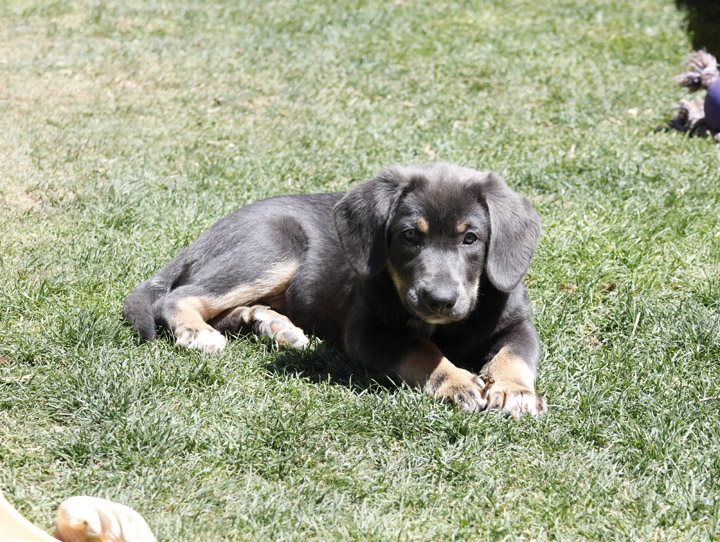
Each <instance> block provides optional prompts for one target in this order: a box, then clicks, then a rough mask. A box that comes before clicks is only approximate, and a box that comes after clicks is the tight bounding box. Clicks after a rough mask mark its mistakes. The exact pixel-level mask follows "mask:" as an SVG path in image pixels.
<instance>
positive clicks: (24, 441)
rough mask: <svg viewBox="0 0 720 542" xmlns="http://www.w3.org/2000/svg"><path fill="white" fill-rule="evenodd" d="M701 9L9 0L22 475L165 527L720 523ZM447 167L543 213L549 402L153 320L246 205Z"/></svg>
mask: <svg viewBox="0 0 720 542" xmlns="http://www.w3.org/2000/svg"><path fill="white" fill-rule="evenodd" d="M688 4H697V2H690V3H688V2H678V3H677V4H676V3H675V2H673V1H672V0H633V1H630V0H621V1H611V0H557V1H553V2H530V1H527V0H503V1H500V0H494V1H486V2H479V1H478V2H469V1H468V2H460V1H458V2H453V1H438V2H413V1H412V0H397V1H380V0H369V1H363V2H360V1H353V0H345V1H343V2H333V1H329V0H321V1H317V0H316V1H310V0H296V1H291V0H288V1H280V0H278V1H267V2H260V1H254V2H253V1H236V0H235V1H224V2H222V1H214V0H213V1H202V2H201V1H198V0H194V1H193V0H190V1H186V2H180V1H177V0H166V1H163V2H160V1H158V0H150V1H140V0H127V1H123V2H120V1H116V0H110V1H102V2H101V1H98V0H92V1H84V0H56V1H52V2H46V1H41V0H25V1H23V0H11V1H9V2H3V3H2V5H0V149H1V150H0V279H1V280H0V489H1V490H2V491H3V493H4V494H5V495H6V496H7V498H8V499H9V500H10V501H11V502H12V503H14V504H15V506H16V507H17V508H18V509H19V510H20V511H22V513H23V514H25V515H26V516H27V517H28V518H30V519H32V520H33V521H34V522H36V523H37V524H38V525H41V526H42V527H44V528H46V529H47V530H51V528H52V523H53V521H54V520H53V515H54V510H55V508H56V506H57V505H58V504H59V503H60V502H61V501H62V500H63V499H64V498H66V497H69V496H71V495H76V494H88V495H95V496H101V497H106V498H110V499H112V500H117V501H120V502H123V503H126V504H128V505H130V506H132V507H134V508H135V509H137V510H138V511H139V512H141V513H142V514H143V516H145V518H146V519H147V520H148V523H149V524H150V525H151V527H152V528H153V530H154V532H155V533H156V535H157V536H158V539H159V540H161V541H171V540H175V541H188V542H190V541H208V540H213V541H216V540H217V541H225V540H227V541H230V540H233V541H234V540H264V539H276V540H328V539H330V540H423V541H424V540H501V539H507V540H516V539H517V540H578V539H592V540H615V539H617V540H626V539H639V540H673V541H674V540H692V541H696V540H713V539H717V538H719V537H720V423H718V414H717V413H718V408H719V406H720V365H719V363H718V362H719V361H720V167H719V164H720V161H719V160H720V145H718V144H716V143H714V142H713V141H712V140H710V139H702V138H688V137H687V136H685V135H683V134H679V133H675V132H671V131H666V130H665V129H664V128H665V126H666V124H667V121H668V119H669V118H670V115H671V113H672V106H673V104H675V103H677V102H678V101H679V100H680V98H682V97H684V96H685V93H684V91H683V90H681V89H680V88H679V87H678V86H677V85H676V84H675V83H674V82H673V80H672V76H673V75H674V74H676V73H679V72H680V71H682V63H683V60H684V59H685V57H686V55H687V54H688V53H689V52H690V50H691V48H692V47H693V45H695V46H699V45H702V44H698V43H694V42H693V37H695V39H697V37H698V36H700V35H701V34H700V33H695V34H693V28H692V25H691V26H690V28H689V27H688V22H689V21H695V23H697V21H698V17H697V16H693V17H690V16H689V15H688V13H687V12H686V7H687V6H688ZM715 22H716V23H717V22H718V21H715ZM715 28H717V25H716V26H715ZM712 52H714V53H715V54H716V55H718V54H720V50H717V49H716V50H713V51H712ZM430 160H445V161H449V162H456V163H459V164H462V165H466V166H470V167H475V168H478V169H492V170H495V171H498V172H500V173H501V174H502V175H503V176H504V177H505V178H506V179H507V181H508V183H509V184H510V185H511V186H512V187H513V188H514V189H516V190H517V191H519V192H521V193H522V194H524V195H526V196H527V197H528V198H529V199H530V200H531V201H532V202H533V204H534V206H535V208H536V209H537V211H538V213H539V214H540V216H541V218H542V221H543V235H542V238H541V241H540V245H539V247H538V250H537V252H536V256H535V258H534V260H533V263H532V265H531V268H530V271H529V273H528V275H527V277H526V284H527V287H528V290H529V293H530V297H531V299H532V305H533V310H534V315H535V322H536V325H537V328H538V331H539V333H540V336H541V340H542V343H543V356H542V360H541V365H540V370H539V375H538V383H537V387H538V389H539V390H540V391H542V392H543V393H545V394H546V396H547V398H548V404H549V412H548V414H547V415H545V416H543V417H540V418H523V419H521V420H517V421H514V420H508V419H505V418H503V417H501V416H499V415H497V414H493V413H487V412H485V413H480V414H475V415H468V414H467V413H463V412H460V411H457V410H455V409H453V408H452V407H450V406H448V405H443V404H439V403H436V402H434V401H432V400H430V399H428V398H426V397H424V396H423V395H422V394H421V393H420V392H418V391H417V390H414V389H410V388H408V387H406V386H398V385H395V384H393V383H392V382H390V381H388V380H387V379H385V378H383V377H381V376H379V375H373V374H368V373H367V372H365V371H364V370H363V369H362V368H358V367H352V366H349V365H348V364H347V362H345V360H344V359H343V357H342V355H341V354H340V353H338V352H337V351H334V350H332V349H331V348H329V347H328V346H326V345H325V344H323V343H322V342H321V341H317V340H314V341H313V344H312V347H311V348H310V349H309V350H308V351H307V352H305V353H303V354H302V355H297V354H293V353H291V352H287V351H285V352H282V351H277V350H274V349H273V348H270V347H268V346H267V345H265V344H263V343H261V342H259V341H256V340H253V339H252V338H250V339H240V340H236V341H231V342H230V343H229V346H228V348H226V350H224V351H223V352H222V353H221V354H220V355H217V356H206V355H203V354H200V353H198V352H190V351H186V350H182V349H177V348H175V347H174V345H173V342H172V340H171V338H170V337H168V336H167V335H166V336H161V337H160V338H159V340H157V341H155V342H152V343H143V342H141V341H140V340H139V339H138V338H137V337H136V336H134V335H133V333H132V332H131V330H130V329H129V328H128V327H127V326H126V325H125V324H124V323H123V321H122V317H121V305H122V299H123V298H124V296H125V295H126V294H127V293H128V292H129V291H130V290H131V289H132V288H133V287H134V286H135V285H137V284H138V283H139V282H140V281H142V280H143V279H144V278H146V277H148V276H149V275H151V274H152V273H153V272H154V271H155V270H157V269H159V268H160V267H161V266H163V265H165V264H166V263H167V262H168V261H169V260H170V259H171V258H172V257H173V256H174V255H175V254H176V253H177V252H178V251H179V250H180V249H181V248H182V247H184V246H186V245H187V244H188V243H189V242H190V241H191V240H192V239H194V238H195V237H196V236H197V235H199V234H200V233H201V232H202V231H204V230H205V229H206V228H207V227H208V226H209V225H211V224H212V223H214V222H215V221H216V220H218V219H219V218H221V217H222V216H224V215H225V214H227V213H228V212H230V211H232V210H234V209H236V208H238V207H240V206H242V205H244V204H246V203H249V202H251V201H255V200H257V199H260V198H263V197H266V196H270V195H276V194H285V193H297V192H318V191H323V192H325V191H337V190H345V189H347V188H348V187H349V186H352V185H353V184H354V183H356V182H357V181H359V180H362V179H365V178H369V177H371V176H373V175H374V174H375V173H377V171H379V170H380V169H381V168H382V167H384V166H387V165H389V164H393V163H401V164H415V163H422V162H426V161H430Z"/></svg>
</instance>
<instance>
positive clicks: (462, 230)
mask: <svg viewBox="0 0 720 542" xmlns="http://www.w3.org/2000/svg"><path fill="white" fill-rule="evenodd" d="M469 227H470V224H468V223H467V222H460V224H458V226H457V231H458V233H465V232H466V231H467V229H468V228H469Z"/></svg>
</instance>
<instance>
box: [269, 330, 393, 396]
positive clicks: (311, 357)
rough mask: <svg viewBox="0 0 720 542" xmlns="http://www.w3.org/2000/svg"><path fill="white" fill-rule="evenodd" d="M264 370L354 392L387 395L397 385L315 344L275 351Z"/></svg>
mask: <svg viewBox="0 0 720 542" xmlns="http://www.w3.org/2000/svg"><path fill="white" fill-rule="evenodd" d="M266 368H267V369H268V370H270V371H272V372H274V373H277V374H282V375H293V376H297V377H300V378H304V379H306V380H308V381H310V382H314V383H318V384H319V383H327V384H333V385H338V386H345V387H347V388H349V389H351V390H353V391H355V392H365V393H387V392H388V390H393V389H396V388H397V387H398V385H399V384H398V383H397V382H395V381H394V380H393V379H392V378H391V377H389V376H387V375H383V374H380V373H372V372H370V371H368V370H367V368H365V367H361V366H359V365H356V364H354V363H353V362H351V361H350V360H349V359H348V358H347V356H345V354H343V353H342V352H341V351H340V350H338V349H336V348H333V347H332V346H329V345H327V344H325V343H319V342H316V343H314V345H312V346H311V347H310V348H309V349H307V350H305V351H298V350H294V349H290V348H288V349H283V350H279V351H278V352H277V354H276V355H275V356H274V357H273V358H272V360H271V361H270V362H269V363H267V364H266Z"/></svg>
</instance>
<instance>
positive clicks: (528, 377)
mask: <svg viewBox="0 0 720 542" xmlns="http://www.w3.org/2000/svg"><path fill="white" fill-rule="evenodd" d="M483 375H487V378H488V380H489V381H490V382H496V383H503V384H516V385H518V386H521V387H524V388H527V389H528V390H529V391H531V392H532V393H535V375H534V374H533V371H532V369H530V367H528V364H527V363H526V362H525V360H523V359H522V358H521V357H520V356H516V355H514V354H513V353H512V352H511V351H510V348H508V347H507V346H504V347H503V348H502V349H501V350H500V352H498V353H497V354H496V355H495V357H494V358H493V359H492V360H491V361H490V363H488V364H487V366H486V367H485V369H484V370H483Z"/></svg>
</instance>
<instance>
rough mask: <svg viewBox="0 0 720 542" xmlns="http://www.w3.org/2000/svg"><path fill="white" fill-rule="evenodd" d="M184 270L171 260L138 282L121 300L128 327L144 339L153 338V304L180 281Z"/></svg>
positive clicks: (183, 267)
mask: <svg viewBox="0 0 720 542" xmlns="http://www.w3.org/2000/svg"><path fill="white" fill-rule="evenodd" d="M185 271H186V266H184V265H178V264H177V263H176V262H172V263H171V264H170V265H169V266H167V267H166V268H165V269H163V270H161V271H160V272H159V273H158V274H156V275H155V276H153V277H150V278H149V279H147V280H146V281H145V282H143V283H142V284H140V286H138V287H137V288H135V289H134V290H133V291H132V292H130V294H129V295H128V296H127V297H126V298H125V301H123V316H125V318H126V319H127V321H128V322H130V327H132V328H133V329H134V330H135V331H137V332H138V333H139V334H140V336H141V337H142V338H143V339H145V340H146V341H152V340H153V339H154V338H155V324H156V322H157V318H156V317H155V310H154V309H153V304H154V303H155V301H157V300H158V299H160V298H161V297H163V296H165V295H167V294H168V293H169V292H170V291H171V290H172V289H173V286H175V285H177V284H178V283H179V282H181V279H182V275H183V273H184V272H185Z"/></svg>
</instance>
